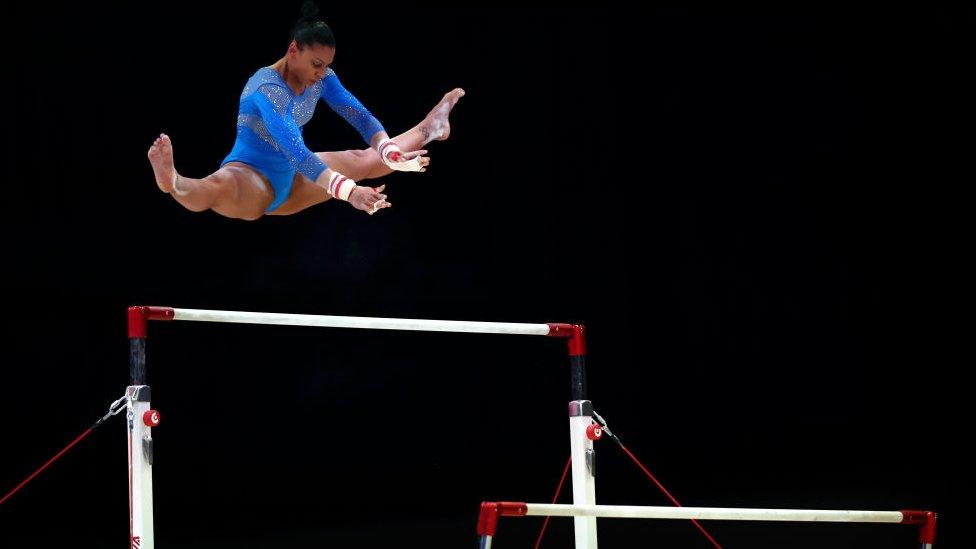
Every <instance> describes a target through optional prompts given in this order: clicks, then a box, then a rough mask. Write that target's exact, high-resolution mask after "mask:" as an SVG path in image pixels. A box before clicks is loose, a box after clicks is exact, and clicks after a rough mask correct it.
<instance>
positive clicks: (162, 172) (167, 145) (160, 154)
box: [148, 133, 179, 193]
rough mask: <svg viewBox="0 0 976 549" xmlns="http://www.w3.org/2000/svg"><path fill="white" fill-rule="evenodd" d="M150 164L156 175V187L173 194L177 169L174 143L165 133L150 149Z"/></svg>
mask: <svg viewBox="0 0 976 549" xmlns="http://www.w3.org/2000/svg"><path fill="white" fill-rule="evenodd" d="M148 156H149V163H150V164H152V169H153V173H155V174H156V185H159V190H161V191H163V192H164V193H171V192H173V187H174V185H176V178H177V177H179V176H177V175H176V167H174V166H173V142H172V141H170V140H169V136H168V135H166V134H165V133H161V134H159V137H157V138H156V141H155V142H153V145H152V147H149V155H148Z"/></svg>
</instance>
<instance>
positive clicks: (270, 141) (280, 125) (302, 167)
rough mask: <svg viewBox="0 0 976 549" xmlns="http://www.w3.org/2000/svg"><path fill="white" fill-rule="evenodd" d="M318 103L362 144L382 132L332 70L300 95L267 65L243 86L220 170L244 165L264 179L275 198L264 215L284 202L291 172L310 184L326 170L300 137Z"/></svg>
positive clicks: (291, 179)
mask: <svg viewBox="0 0 976 549" xmlns="http://www.w3.org/2000/svg"><path fill="white" fill-rule="evenodd" d="M319 99H322V100H323V101H325V102H326V103H328V104H329V107H331V108H332V110H334V111H335V112H336V113H338V114H339V115H340V116H342V117H343V118H345V119H346V121H347V122H349V124H351V125H352V126H353V127H354V128H356V131H358V132H359V135H361V136H362V138H363V140H364V141H366V143H367V144H369V143H370V140H371V139H372V137H373V136H374V135H376V132H381V131H383V125H382V124H380V122H379V120H377V119H376V118H375V117H374V116H373V115H372V114H370V112H369V111H368V110H366V107H364V106H363V104H362V103H360V102H359V100H358V99H356V98H355V97H354V96H353V95H352V94H351V93H349V92H348V91H346V89H345V88H344V87H342V84H341V83H339V78H338V77H337V76H336V74H335V72H333V70H332V69H328V72H327V73H326V75H325V77H323V78H322V80H319V81H318V82H316V83H315V84H314V85H312V86H309V87H308V88H306V89H305V91H304V92H303V93H301V94H295V93H294V92H293V91H292V90H291V88H289V87H288V84H287V83H286V82H285V80H284V78H282V76H281V75H280V74H278V71H276V70H275V69H273V68H272V67H264V68H262V69H259V70H258V71H257V72H256V73H254V76H252V77H251V78H250V79H249V80H248V81H247V84H246V85H245V86H244V91H243V92H242V93H241V104H240V110H239V111H238V115H237V141H236V142H235V143H234V148H233V149H232V150H231V151H230V154H229V155H227V158H225V159H224V161H223V162H221V166H223V165H224V164H226V163H228V162H243V163H245V164H247V165H249V166H251V167H253V168H254V169H256V170H258V171H260V172H261V173H262V174H263V175H264V176H265V177H267V178H268V180H269V181H270V182H271V186H272V187H273V190H274V195H275V196H274V202H272V203H271V205H270V206H268V210H267V211H268V212H272V211H274V210H275V209H276V208H277V207H278V206H280V205H281V204H282V203H283V202H284V201H285V200H287V199H288V195H289V194H290V193H291V184H292V181H293V180H294V178H295V173H296V172H299V173H301V174H302V175H304V176H305V177H307V178H309V179H311V180H312V181H315V180H316V178H318V176H319V175H320V174H321V173H322V172H323V171H325V169H326V168H327V166H326V165H325V163H324V162H322V160H321V159H320V158H319V157H318V156H316V155H315V153H313V152H312V151H310V150H309V149H308V147H306V146H305V141H304V140H303V139H302V126H304V125H305V124H306V123H307V122H308V121H309V120H311V118H312V114H313V113H314V112H315V106H316V104H317V103H318V101H319Z"/></svg>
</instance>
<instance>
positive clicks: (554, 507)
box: [526, 503, 903, 523]
mask: <svg viewBox="0 0 976 549" xmlns="http://www.w3.org/2000/svg"><path fill="white" fill-rule="evenodd" d="M526 507H527V509H528V512H527V513H526V514H527V515H530V516H557V517H608V518H644V519H698V520H756V521H788V522H885V523H901V521H902V520H903V515H902V514H901V512H899V511H820V510H810V509H729V508H717V507H645V506H634V505H565V504H549V503H527V504H526Z"/></svg>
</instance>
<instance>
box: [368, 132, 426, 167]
mask: <svg viewBox="0 0 976 549" xmlns="http://www.w3.org/2000/svg"><path fill="white" fill-rule="evenodd" d="M376 151H377V152H378V153H379V154H380V158H381V159H382V160H383V163H384V164H386V166H387V167H388V168H390V169H391V170H394V171H398V172H423V171H427V165H428V164H430V158H429V157H427V156H424V155H425V154H427V151H426V149H421V150H419V151H410V152H403V151H401V150H400V147H398V146H397V144H396V143H394V142H393V140H392V139H389V138H387V139H384V140H382V141H380V143H379V145H378V146H377V147H376Z"/></svg>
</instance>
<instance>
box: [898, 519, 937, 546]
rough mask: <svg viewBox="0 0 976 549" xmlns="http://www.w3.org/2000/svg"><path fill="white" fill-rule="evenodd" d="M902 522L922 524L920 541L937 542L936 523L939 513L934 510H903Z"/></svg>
mask: <svg viewBox="0 0 976 549" xmlns="http://www.w3.org/2000/svg"><path fill="white" fill-rule="evenodd" d="M901 514H902V520H901V523H902V524H917V525H919V526H921V527H922V528H921V532H920V534H919V541H920V542H921V543H927V544H932V545H934V544H935V525H936V520H937V515H936V514H935V513H934V512H932V511H902V512H901Z"/></svg>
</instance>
